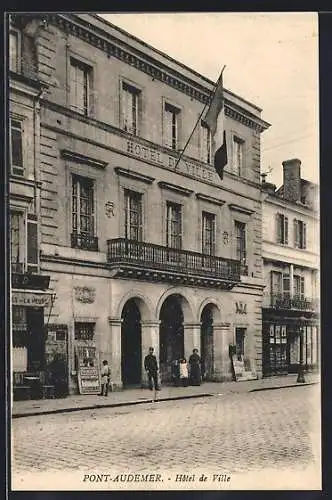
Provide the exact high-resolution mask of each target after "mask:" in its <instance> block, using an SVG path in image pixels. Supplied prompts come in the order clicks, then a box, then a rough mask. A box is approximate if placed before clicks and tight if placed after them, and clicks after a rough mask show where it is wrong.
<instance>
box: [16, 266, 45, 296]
mask: <svg viewBox="0 0 332 500" xmlns="http://www.w3.org/2000/svg"><path fill="white" fill-rule="evenodd" d="M11 272H12V274H11V287H12V288H16V289H17V288H20V289H29V290H47V289H48V288H49V284H50V276H44V275H42V274H33V273H30V272H25V271H24V265H23V263H21V262H17V263H16V262H15V263H12V264H11Z"/></svg>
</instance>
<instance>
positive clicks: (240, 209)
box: [228, 203, 255, 215]
mask: <svg viewBox="0 0 332 500" xmlns="http://www.w3.org/2000/svg"><path fill="white" fill-rule="evenodd" d="M228 206H229V209H230V210H233V211H234V212H240V213H243V214H246V215H252V214H253V213H255V210H252V209H251V208H247V207H242V206H240V205H235V204H234V203H230V204H229V205H228Z"/></svg>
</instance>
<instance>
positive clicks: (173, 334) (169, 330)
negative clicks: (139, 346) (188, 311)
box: [159, 294, 184, 382]
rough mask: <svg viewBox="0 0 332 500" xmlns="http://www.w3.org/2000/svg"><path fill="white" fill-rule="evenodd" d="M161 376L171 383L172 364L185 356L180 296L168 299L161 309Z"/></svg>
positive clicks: (164, 380)
mask: <svg viewBox="0 0 332 500" xmlns="http://www.w3.org/2000/svg"><path fill="white" fill-rule="evenodd" d="M159 319H160V330H159V339H160V374H161V379H162V381H163V382H170V381H171V363H172V361H174V360H175V359H179V358H183V356H184V331H183V311H182V306H181V296H180V295H175V294H174V295H170V296H169V297H167V299H166V300H165V302H164V303H163V305H162V307H161V309H160V315H159Z"/></svg>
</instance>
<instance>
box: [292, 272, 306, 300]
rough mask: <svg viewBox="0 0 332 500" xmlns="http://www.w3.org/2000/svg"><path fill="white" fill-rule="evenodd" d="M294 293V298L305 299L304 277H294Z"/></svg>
mask: <svg viewBox="0 0 332 500" xmlns="http://www.w3.org/2000/svg"><path fill="white" fill-rule="evenodd" d="M293 286H294V289H293V292H294V297H298V298H301V299H303V298H304V276H296V275H294V281H293Z"/></svg>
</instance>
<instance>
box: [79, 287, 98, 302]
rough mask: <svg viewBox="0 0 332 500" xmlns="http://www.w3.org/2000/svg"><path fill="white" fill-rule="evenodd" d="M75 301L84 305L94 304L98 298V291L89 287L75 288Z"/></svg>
mask: <svg viewBox="0 0 332 500" xmlns="http://www.w3.org/2000/svg"><path fill="white" fill-rule="evenodd" d="M74 290H75V299H76V300H77V301H78V302H83V304H92V303H93V302H94V301H95V298H96V289H95V288H92V287H89V286H75V288H74Z"/></svg>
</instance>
